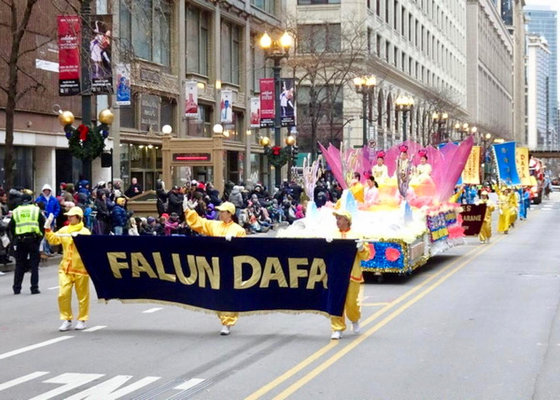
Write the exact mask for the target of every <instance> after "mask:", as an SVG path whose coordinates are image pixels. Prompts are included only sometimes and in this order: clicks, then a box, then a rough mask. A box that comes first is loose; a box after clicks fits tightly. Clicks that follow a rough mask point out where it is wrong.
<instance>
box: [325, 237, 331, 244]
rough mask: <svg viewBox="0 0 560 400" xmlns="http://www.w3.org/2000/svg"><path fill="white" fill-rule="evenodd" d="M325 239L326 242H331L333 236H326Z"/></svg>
mask: <svg viewBox="0 0 560 400" xmlns="http://www.w3.org/2000/svg"><path fill="white" fill-rule="evenodd" d="M325 240H326V241H327V243H332V241H333V238H332V237H326V238H325Z"/></svg>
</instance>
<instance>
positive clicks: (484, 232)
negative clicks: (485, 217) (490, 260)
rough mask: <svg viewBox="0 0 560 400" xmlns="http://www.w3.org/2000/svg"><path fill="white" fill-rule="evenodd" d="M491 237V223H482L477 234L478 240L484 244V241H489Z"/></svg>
mask: <svg viewBox="0 0 560 400" xmlns="http://www.w3.org/2000/svg"><path fill="white" fill-rule="evenodd" d="M491 237H492V222H489V221H484V222H483V223H482V228H481V229H480V233H479V234H478V239H480V241H482V242H484V241H486V240H490V238H491Z"/></svg>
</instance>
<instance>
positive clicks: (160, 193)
mask: <svg viewBox="0 0 560 400" xmlns="http://www.w3.org/2000/svg"><path fill="white" fill-rule="evenodd" d="M156 196H157V203H156V205H157V210H158V214H159V215H161V214H164V213H166V212H167V192H166V191H165V182H163V181H162V180H161V179H158V181H157V182H156Z"/></svg>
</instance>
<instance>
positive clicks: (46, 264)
mask: <svg viewBox="0 0 560 400" xmlns="http://www.w3.org/2000/svg"><path fill="white" fill-rule="evenodd" d="M10 258H11V260H12V262H11V263H10V264H6V267H4V264H0V272H4V273H6V276H7V275H8V274H9V273H11V272H14V271H15V269H16V259H15V258H14V257H10ZM61 258H62V255H61V254H56V255H55V256H54V257H50V258H49V259H47V260H45V261H41V263H40V264H39V268H40V269H41V268H50V267H57V266H58V264H60V259H61ZM0 279H1V276H0Z"/></svg>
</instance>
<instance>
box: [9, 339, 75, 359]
mask: <svg viewBox="0 0 560 400" xmlns="http://www.w3.org/2000/svg"><path fill="white" fill-rule="evenodd" d="M73 337H74V336H60V337H58V338H56V339H51V340H47V341H45V342H41V343H37V344H33V345H31V346H27V347H22V348H21V349H17V350H12V351H9V352H7V353H4V354H0V360H4V359H5V358H9V357H13V356H16V355H18V354H21V353H26V352H28V351H31V350H35V349H39V348H41V347H45V346H49V345H51V344H55V343H58V342H62V341H64V340H68V339H72V338H73Z"/></svg>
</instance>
